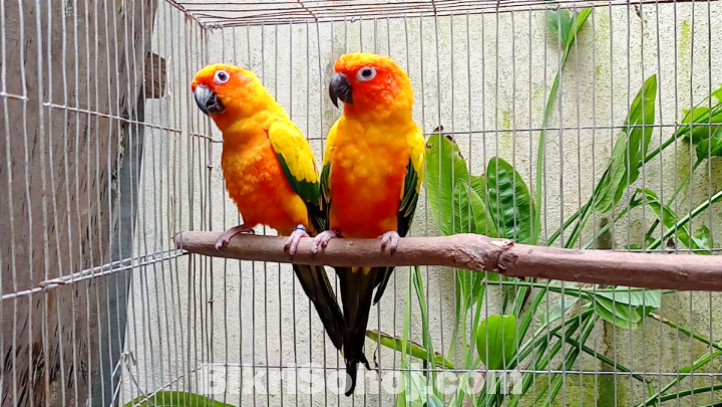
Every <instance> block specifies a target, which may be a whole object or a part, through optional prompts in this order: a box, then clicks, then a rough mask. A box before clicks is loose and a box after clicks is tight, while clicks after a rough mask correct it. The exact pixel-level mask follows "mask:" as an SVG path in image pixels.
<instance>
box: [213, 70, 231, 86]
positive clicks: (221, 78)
mask: <svg viewBox="0 0 722 407" xmlns="http://www.w3.org/2000/svg"><path fill="white" fill-rule="evenodd" d="M228 79H230V75H228V72H226V71H216V74H215V75H214V76H213V81H214V82H215V83H217V84H219V85H223V84H224V83H226V82H228Z"/></svg>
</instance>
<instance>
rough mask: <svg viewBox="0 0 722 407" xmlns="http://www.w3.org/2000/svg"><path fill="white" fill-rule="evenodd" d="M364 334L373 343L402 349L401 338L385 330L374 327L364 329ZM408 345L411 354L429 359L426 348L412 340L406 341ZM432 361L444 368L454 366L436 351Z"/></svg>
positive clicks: (399, 350)
mask: <svg viewBox="0 0 722 407" xmlns="http://www.w3.org/2000/svg"><path fill="white" fill-rule="evenodd" d="M366 336H367V337H368V338H370V339H371V340H372V341H374V343H381V345H383V346H385V347H387V348H389V349H393V350H395V351H398V352H401V351H402V346H401V345H402V342H403V339H402V338H400V337H399V336H391V335H389V334H387V333H385V332H379V331H378V330H376V329H373V330H368V331H366ZM408 346H409V352H410V353H411V356H413V357H415V358H418V359H421V360H429V353H428V352H427V351H426V349H424V347H423V346H421V345H420V344H418V343H416V342H413V341H408ZM434 361H435V362H436V364H437V365H441V366H444V368H445V369H453V368H454V364H453V363H451V362H449V361H448V360H447V359H446V358H444V357H443V356H441V354H439V353H438V352H437V353H434Z"/></svg>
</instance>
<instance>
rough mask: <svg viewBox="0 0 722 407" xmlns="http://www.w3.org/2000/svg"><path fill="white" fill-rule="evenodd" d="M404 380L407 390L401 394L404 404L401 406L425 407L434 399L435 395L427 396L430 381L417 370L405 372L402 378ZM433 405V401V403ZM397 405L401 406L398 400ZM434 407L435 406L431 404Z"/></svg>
mask: <svg viewBox="0 0 722 407" xmlns="http://www.w3.org/2000/svg"><path fill="white" fill-rule="evenodd" d="M402 377H403V378H404V383H403V384H404V386H405V387H404V388H405V390H404V391H403V392H401V393H399V396H401V395H402V394H403V395H404V396H403V399H402V400H403V402H402V404H401V405H403V406H406V407H424V406H426V405H427V404H426V403H427V402H428V401H429V400H430V399H431V397H433V395H427V394H426V387H427V384H428V380H427V379H426V377H424V376H423V375H422V374H421V373H419V372H418V371H416V370H412V371H409V372H405V373H404V375H403V376H402ZM432 403H433V401H432ZM396 405H397V406H398V405H399V399H397V403H396ZM429 405H431V406H433V405H434V404H429Z"/></svg>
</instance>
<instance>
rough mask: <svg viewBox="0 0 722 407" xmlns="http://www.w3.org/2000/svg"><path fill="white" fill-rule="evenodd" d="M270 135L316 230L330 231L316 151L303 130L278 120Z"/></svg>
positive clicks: (282, 166)
mask: <svg viewBox="0 0 722 407" xmlns="http://www.w3.org/2000/svg"><path fill="white" fill-rule="evenodd" d="M268 137H269V139H270V140H271V144H272V145H273V150H274V151H275V152H276V156H277V157H278V162H279V163H280V165H281V169H282V170H283V174H284V175H285V176H286V180H287V181H288V183H289V185H290V186H291V189H293V191H294V192H296V193H297V194H298V196H300V197H301V199H303V201H304V202H306V207H307V208H308V213H309V216H310V220H311V223H312V224H313V227H314V229H315V232H317V233H318V232H321V231H324V230H326V224H327V222H326V216H325V210H324V205H323V201H322V199H321V190H320V185H319V178H318V168H317V167H316V160H315V159H314V158H313V152H312V151H311V147H310V146H309V145H308V142H307V141H306V139H305V138H304V137H303V135H302V134H301V131H300V130H299V129H298V127H296V126H295V125H293V124H292V123H285V122H275V123H273V124H272V125H271V127H270V128H269V130H268Z"/></svg>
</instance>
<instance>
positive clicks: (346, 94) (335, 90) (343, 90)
mask: <svg viewBox="0 0 722 407" xmlns="http://www.w3.org/2000/svg"><path fill="white" fill-rule="evenodd" d="M328 94H329V95H330V96H331V102H333V105H334V106H336V107H338V101H337V99H341V101H342V102H343V103H345V104H347V105H352V104H353V88H352V87H351V83H350V82H349V81H348V78H347V77H346V75H344V74H342V73H335V74H333V77H332V78H331V83H330V84H329V85H328Z"/></svg>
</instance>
